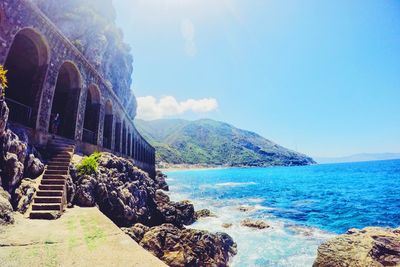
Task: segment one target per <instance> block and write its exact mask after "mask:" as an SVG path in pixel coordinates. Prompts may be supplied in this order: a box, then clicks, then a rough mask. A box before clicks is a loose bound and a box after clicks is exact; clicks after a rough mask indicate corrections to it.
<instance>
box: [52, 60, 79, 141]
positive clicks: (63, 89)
mask: <svg viewBox="0 0 400 267" xmlns="http://www.w3.org/2000/svg"><path fill="white" fill-rule="evenodd" d="M81 88H82V78H81V74H80V72H79V69H78V67H77V66H76V65H75V63H73V62H72V61H65V62H64V63H63V64H62V65H61V67H60V69H59V71H58V75H57V83H56V87H55V90H54V96H53V101H52V104H51V120H50V129H49V130H50V132H53V133H54V130H55V129H54V127H53V126H54V118H55V116H56V114H59V121H60V122H59V127H58V128H57V127H56V128H57V130H56V134H59V135H61V136H64V137H67V138H71V139H75V131H76V123H77V115H78V107H79V96H80V92H81Z"/></svg>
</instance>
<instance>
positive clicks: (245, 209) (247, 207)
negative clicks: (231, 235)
mask: <svg viewBox="0 0 400 267" xmlns="http://www.w3.org/2000/svg"><path fill="white" fill-rule="evenodd" d="M238 210H239V211H241V212H250V211H254V210H255V207H252V206H240V207H238Z"/></svg>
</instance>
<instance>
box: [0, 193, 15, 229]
mask: <svg viewBox="0 0 400 267" xmlns="http://www.w3.org/2000/svg"><path fill="white" fill-rule="evenodd" d="M10 200H11V196H10V194H9V193H8V192H7V191H5V190H4V189H3V188H2V187H0V225H3V224H12V223H14V215H13V207H12V205H11V203H10Z"/></svg>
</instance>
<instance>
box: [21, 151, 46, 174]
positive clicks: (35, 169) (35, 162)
mask: <svg viewBox="0 0 400 267" xmlns="http://www.w3.org/2000/svg"><path fill="white" fill-rule="evenodd" d="M43 172H44V164H43V163H42V162H41V161H40V160H39V159H38V158H36V157H35V156H34V155H33V154H29V156H28V157H27V159H26V161H25V172H24V177H32V178H37V177H39V176H40V175H41V174H42V173H43Z"/></svg>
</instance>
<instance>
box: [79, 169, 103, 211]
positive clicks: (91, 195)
mask: <svg viewBox="0 0 400 267" xmlns="http://www.w3.org/2000/svg"><path fill="white" fill-rule="evenodd" d="M97 184H98V181H97V180H96V179H95V178H93V177H91V176H89V175H84V176H82V177H81V178H80V179H79V186H78V187H77V190H76V194H75V198H74V200H75V202H76V204H78V205H79V206H81V207H93V206H95V204H96V187H97Z"/></svg>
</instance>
